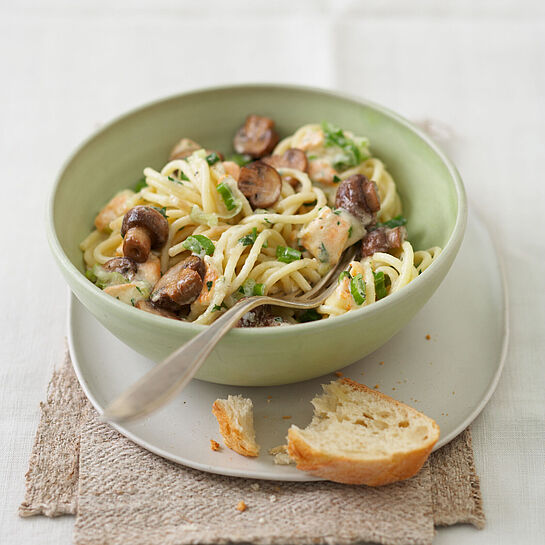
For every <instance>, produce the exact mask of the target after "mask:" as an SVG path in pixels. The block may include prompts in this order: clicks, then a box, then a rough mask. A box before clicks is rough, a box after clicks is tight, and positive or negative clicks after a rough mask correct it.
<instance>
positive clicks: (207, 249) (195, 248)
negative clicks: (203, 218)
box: [182, 235, 216, 255]
mask: <svg viewBox="0 0 545 545" xmlns="http://www.w3.org/2000/svg"><path fill="white" fill-rule="evenodd" d="M182 246H183V247H184V248H186V249H187V250H191V251H192V252H193V253H194V254H197V255H204V254H206V255H212V254H213V253H214V250H215V249H216V247H215V246H214V243H213V242H212V241H211V240H210V239H209V238H208V237H205V236H204V235H191V236H190V237H187V238H186V239H185V241H184V243H183V244H182Z"/></svg>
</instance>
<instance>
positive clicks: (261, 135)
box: [233, 115, 279, 159]
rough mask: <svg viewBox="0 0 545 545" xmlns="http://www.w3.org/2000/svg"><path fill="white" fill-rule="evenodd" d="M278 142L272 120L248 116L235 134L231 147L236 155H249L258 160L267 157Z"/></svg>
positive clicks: (258, 116)
mask: <svg viewBox="0 0 545 545" xmlns="http://www.w3.org/2000/svg"><path fill="white" fill-rule="evenodd" d="M278 140H279V137H278V134H277V132H276V131H275V130H274V121H273V120H272V119H270V118H269V117H262V116H260V115H249V116H248V117H247V118H246V122H245V123H244V125H243V126H242V127H240V129H239V130H238V131H237V133H236V134H235V138H234V140H233V145H234V148H235V151H236V152H237V153H242V154H247V155H251V156H252V157H254V158H255V159H258V158H259V157H263V156H264V155H269V154H270V153H271V152H272V150H273V149H274V147H275V146H276V144H277V143H278Z"/></svg>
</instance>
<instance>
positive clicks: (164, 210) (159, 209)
mask: <svg viewBox="0 0 545 545" xmlns="http://www.w3.org/2000/svg"><path fill="white" fill-rule="evenodd" d="M152 208H155V210H157V212H159V214H161V216H163V217H164V218H165V219H168V216H167V207H166V206H163V207H162V208H160V207H159V206H152Z"/></svg>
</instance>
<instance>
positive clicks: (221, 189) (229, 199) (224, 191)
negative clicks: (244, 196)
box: [216, 182, 237, 210]
mask: <svg viewBox="0 0 545 545" xmlns="http://www.w3.org/2000/svg"><path fill="white" fill-rule="evenodd" d="M216 189H217V190H218V193H219V194H220V195H221V198H222V199H223V202H224V204H225V208H227V210H234V209H235V207H236V205H237V203H236V200H235V197H233V193H232V192H231V188H230V187H229V186H228V185H227V184H226V183H225V182H221V184H218V186H217V187H216Z"/></svg>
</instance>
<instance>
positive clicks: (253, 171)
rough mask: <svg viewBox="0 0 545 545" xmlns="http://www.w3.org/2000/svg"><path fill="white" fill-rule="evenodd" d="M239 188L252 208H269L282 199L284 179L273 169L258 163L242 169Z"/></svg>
mask: <svg viewBox="0 0 545 545" xmlns="http://www.w3.org/2000/svg"><path fill="white" fill-rule="evenodd" d="M238 188H239V189H240V191H241V192H242V193H243V195H244V196H245V197H246V198H247V199H248V200H249V201H250V204H251V205H252V208H254V209H255V208H268V207H269V206H272V205H273V204H274V203H275V202H276V201H277V200H278V197H280V190H281V189H282V178H281V177H280V174H278V172H277V171H276V169H274V168H273V167H270V166H269V165H266V164H265V163H262V162H261V161H256V162H255V163H251V164H249V165H248V166H245V167H242V168H241V169H240V175H239V177H238Z"/></svg>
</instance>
